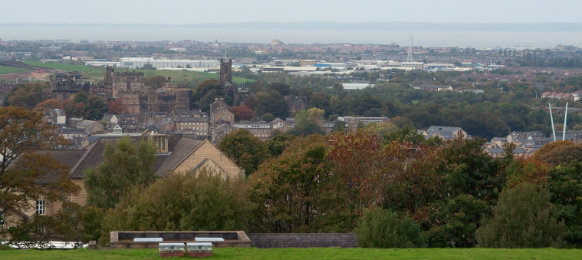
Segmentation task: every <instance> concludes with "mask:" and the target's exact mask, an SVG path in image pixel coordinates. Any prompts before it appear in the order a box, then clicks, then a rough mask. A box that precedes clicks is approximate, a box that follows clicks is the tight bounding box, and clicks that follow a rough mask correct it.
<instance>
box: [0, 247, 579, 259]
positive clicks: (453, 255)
mask: <svg viewBox="0 0 582 260" xmlns="http://www.w3.org/2000/svg"><path fill="white" fill-rule="evenodd" d="M581 258H582V250H581V249H553V248H542V249H489V248H471V249H451V248H443V249H440V248H430V249H426V248H424V249H364V248H306V249H302V248H284V249H278V248H277V249H258V248H215V249H214V256H213V257H212V259H234V260H239V259H240V260H242V259H257V260H262V259H264V260H266V259H280V260H295V259H297V260H299V259H319V260H326V259H329V260H332V259H333V260H336V259H390V260H401V259H437V260H441V259H442V260H445V259H446V260H456V259H463V260H464V259H472V260H473V259H475V260H477V259H483V260H497V259H506V260H518V259H524V260H543V259H552V260H561V259H572V260H580V259H581ZM0 259H13V260H20V259H22V260H24V259H26V260H35V259H39V260H40V259H43V260H45V259H46V260H51V259H55V260H68V259H83V260H93V259H95V260H114V259H127V260H131V259H160V258H159V256H158V251H157V249H118V250H88V249H80V250H69V251H67V250H0Z"/></svg>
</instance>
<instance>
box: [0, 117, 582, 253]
mask: <svg viewBox="0 0 582 260" xmlns="http://www.w3.org/2000/svg"><path fill="white" fill-rule="evenodd" d="M1 110H2V111H0V112H2V113H0V126H2V127H1V129H0V135H1V137H2V138H0V140H2V141H1V143H2V147H7V149H3V151H6V150H10V151H11V152H10V153H4V154H2V156H3V158H5V159H4V160H3V161H2V165H1V166H2V168H0V185H1V186H0V187H1V189H0V190H2V193H1V194H0V196H2V197H1V198H2V199H1V200H0V202H1V203H2V205H1V206H2V208H3V209H4V210H10V209H12V210H16V209H23V208H27V207H32V206H33V205H29V201H34V200H37V199H39V198H41V197H45V198H48V199H49V200H51V201H59V200H62V203H63V207H62V209H61V211H60V212H58V213H57V214H55V215H51V216H40V215H38V216H34V217H32V218H30V219H25V220H24V221H22V222H20V224H19V225H18V226H16V227H13V228H10V229H7V230H4V232H7V233H8V234H9V235H10V236H11V237H12V239H14V240H24V241H37V240H42V239H48V238H51V237H55V236H59V237H61V238H70V239H73V238H75V239H82V240H84V241H88V240H99V242H100V243H102V244H107V243H108V237H109V235H108V234H109V231H112V230H232V229H241V230H245V231H248V232H355V233H356V234H357V235H358V237H359V242H360V244H361V246H371V247H474V246H482V247H549V246H552V247H580V246H582V232H581V230H582V223H581V221H580V218H579V216H580V215H581V214H582V200H581V199H580V198H582V162H581V160H580V158H582V145H580V144H577V143H572V142H567V141H565V142H563V141H562V142H554V143H550V144H548V145H546V146H544V147H543V148H541V149H540V150H539V151H537V152H536V153H535V155H534V156H533V157H530V158H514V157H513V154H512V153H511V151H512V150H513V149H512V148H513V147H511V146H508V147H506V153H505V155H504V156H502V157H499V158H493V157H491V156H490V155H488V154H487V153H485V152H484V151H483V149H482V147H483V144H484V140H483V139H480V138H474V139H469V140H463V139H456V140H452V141H447V142H442V141H440V142H439V141H436V140H426V139H424V138H423V137H422V136H419V135H418V134H416V132H415V131H414V129H413V128H408V129H398V128H397V129H391V130H386V131H376V130H377V129H380V128H378V127H376V128H370V129H360V131H358V132H357V133H346V132H344V131H338V132H333V133H331V134H328V135H325V136H324V135H320V134H313V135H307V136H291V135H284V134H281V135H276V136H274V137H272V138H270V139H269V140H267V141H261V140H259V139H257V138H256V137H254V136H253V135H251V134H250V133H249V132H248V131H245V130H239V131H236V132H232V133H230V134H229V135H227V136H226V137H225V138H224V139H223V141H222V142H221V143H220V144H219V148H220V149H221V150H222V151H223V152H224V153H225V154H226V155H227V156H229V157H230V158H231V159H232V160H234V161H236V162H237V163H238V164H239V165H241V166H242V167H244V168H245V172H246V173H247V176H245V177H244V178H233V179H228V178H224V177H222V176H217V175H216V174H215V173H213V172H212V171H211V170H210V169H203V170H202V171H200V172H199V173H198V174H193V173H185V174H175V175H172V176H169V177H167V178H156V177H154V175H153V160H152V158H154V156H155V149H154V148H153V147H152V146H151V144H149V143H147V142H142V143H133V142H131V141H130V140H129V139H120V140H119V141H117V142H116V143H114V144H110V145H109V146H108V147H107V148H106V149H105V150H104V158H106V160H105V161H104V162H103V163H102V164H101V165H98V166H97V167H95V168H91V169H88V170H87V171H86V172H85V178H84V182H85V188H86V190H87V194H88V200H87V205H85V206H83V207H81V206H79V205H76V204H74V203H70V202H68V201H67V199H66V198H67V194H72V193H74V192H77V191H78V188H77V187H75V185H73V184H72V183H71V181H70V179H69V178H68V169H67V168H66V166H63V165H61V164H59V163H58V162H56V161H54V159H52V158H51V157H50V156H48V155H42V154H41V155H39V154H38V150H39V149H41V148H43V147H45V148H47V147H50V146H51V145H52V146H53V147H54V145H59V144H60V145H62V140H61V139H59V138H52V137H51V136H53V135H52V134H54V132H53V131H54V127H52V126H50V125H49V124H48V123H46V122H44V121H42V116H41V115H40V114H39V113H38V112H30V111H27V110H24V109H22V108H15V107H9V108H1ZM15 122H18V123H15ZM23 129H30V130H23ZM4 140H6V141H4ZM15 140H20V141H15ZM29 157H30V158H29ZM15 158H19V159H18V160H16V159H15ZM22 158H24V159H22ZM33 162H34V163H33ZM47 174H48V175H47ZM49 177H51V178H49ZM39 179H40V180H45V181H43V182H39ZM47 180H49V181H47ZM112 183H115V185H112ZM9 191H12V193H11V192H9ZM15 194H23V195H22V196H14V195H15ZM41 227H42V228H41Z"/></svg>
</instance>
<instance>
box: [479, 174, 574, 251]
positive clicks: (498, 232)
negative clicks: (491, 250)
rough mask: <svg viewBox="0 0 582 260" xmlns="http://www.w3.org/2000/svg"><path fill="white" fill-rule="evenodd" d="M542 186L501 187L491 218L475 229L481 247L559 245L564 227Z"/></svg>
mask: <svg viewBox="0 0 582 260" xmlns="http://www.w3.org/2000/svg"><path fill="white" fill-rule="evenodd" d="M550 198H551V194H550V192H549V191H548V189H547V188H545V187H540V186H535V185H533V184H528V183H524V184H520V185H517V186H515V187H513V188H509V189H506V190H504V191H503V192H502V193H501V195H500V196H499V201H498V202H497V205H496V206H495V208H493V218H491V219H489V220H487V221H485V223H484V224H483V226H481V227H480V228H479V229H477V233H476V237H477V242H478V244H479V246H481V247H509V248H514V247H550V246H551V247H562V246H564V245H565V241H564V237H565V235H566V233H567V228H566V226H565V225H564V223H563V222H558V212H557V210H556V207H555V206H554V205H553V204H552V203H551V202H550Z"/></svg>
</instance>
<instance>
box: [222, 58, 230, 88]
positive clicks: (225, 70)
mask: <svg viewBox="0 0 582 260" xmlns="http://www.w3.org/2000/svg"><path fill="white" fill-rule="evenodd" d="M220 82H222V85H224V86H226V83H229V84H232V59H228V62H226V61H224V59H220Z"/></svg>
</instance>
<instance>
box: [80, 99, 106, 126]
mask: <svg viewBox="0 0 582 260" xmlns="http://www.w3.org/2000/svg"><path fill="white" fill-rule="evenodd" d="M84 110H85V113H84V114H85V118H86V119H89V120H99V119H101V118H103V114H105V112H106V111H107V104H105V102H103V99H101V98H100V97H98V96H89V97H88V98H87V100H86V101H85V106H84Z"/></svg>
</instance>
